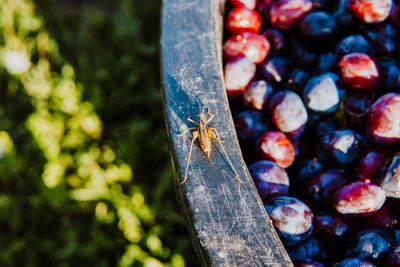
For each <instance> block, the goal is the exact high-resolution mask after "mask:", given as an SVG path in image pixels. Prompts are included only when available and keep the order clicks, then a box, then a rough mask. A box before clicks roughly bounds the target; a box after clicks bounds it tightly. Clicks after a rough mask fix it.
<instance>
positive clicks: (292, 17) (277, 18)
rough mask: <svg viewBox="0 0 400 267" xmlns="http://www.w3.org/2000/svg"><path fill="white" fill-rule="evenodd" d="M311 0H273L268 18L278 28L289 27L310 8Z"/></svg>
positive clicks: (296, 22)
mask: <svg viewBox="0 0 400 267" xmlns="http://www.w3.org/2000/svg"><path fill="white" fill-rule="evenodd" d="M312 6H313V3H312V1H311V0H281V1H278V2H274V3H273V5H272V6H271V9H270V11H269V20H270V22H271V24H272V25H274V26H275V27H276V28H278V29H291V28H294V27H296V26H297V24H298V23H299V22H300V20H301V19H302V18H303V17H304V16H305V15H307V14H308V13H309V12H310V11H311V9H312Z"/></svg>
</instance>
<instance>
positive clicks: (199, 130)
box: [178, 109, 243, 184]
mask: <svg viewBox="0 0 400 267" xmlns="http://www.w3.org/2000/svg"><path fill="white" fill-rule="evenodd" d="M207 114H208V116H209V117H208V119H207V117H206V115H205V113H204V109H203V111H202V113H200V114H199V115H198V116H197V119H198V122H196V121H194V120H192V119H191V118H190V116H189V118H188V121H190V122H191V123H193V124H196V125H197V127H191V128H188V129H186V130H185V131H184V132H183V133H181V134H178V136H184V135H185V134H186V133H187V132H188V131H190V130H194V131H193V132H192V142H191V144H190V149H189V158H188V160H187V164H186V171H185V176H184V178H183V181H182V182H181V184H184V183H185V182H186V181H187V173H188V168H189V163H190V157H191V155H192V148H193V144H194V141H195V140H196V139H199V144H200V148H201V149H202V150H203V152H204V153H205V154H206V156H207V158H208V161H209V162H210V165H211V167H212V163H211V158H210V155H211V145H212V140H215V141H216V142H217V143H218V144H219V145H220V146H221V149H222V151H223V152H224V154H225V157H226V159H227V160H228V162H229V164H230V166H231V168H232V170H233V172H234V173H235V175H236V179H237V180H238V181H239V182H240V183H243V181H242V180H240V178H239V175H238V174H237V172H236V169H235V167H233V164H232V162H231V160H230V159H229V157H228V154H227V153H226V151H225V149H224V147H223V146H222V143H223V142H224V141H222V140H221V138H220V137H219V134H218V132H217V130H216V129H215V128H212V127H208V126H207V124H208V123H210V121H211V120H212V119H213V118H214V114H211V113H210V111H208V112H207Z"/></svg>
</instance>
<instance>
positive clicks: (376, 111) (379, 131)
mask: <svg viewBox="0 0 400 267" xmlns="http://www.w3.org/2000/svg"><path fill="white" fill-rule="evenodd" d="M366 127H367V132H368V135H369V137H370V138H371V139H372V140H373V141H375V142H377V143H396V142H399V141H400V94H396V93H389V94H386V95H383V96H381V97H380V98H378V100H376V101H375V103H374V104H373V105H372V106H371V108H370V110H369V112H368V115H367V123H366Z"/></svg>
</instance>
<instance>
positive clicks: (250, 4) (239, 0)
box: [229, 0, 257, 9]
mask: <svg viewBox="0 0 400 267" xmlns="http://www.w3.org/2000/svg"><path fill="white" fill-rule="evenodd" d="M229 4H231V5H232V6H234V7H246V8H248V9H255V8H256V6H257V0H229Z"/></svg>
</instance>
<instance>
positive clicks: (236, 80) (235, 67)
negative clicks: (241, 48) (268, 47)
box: [224, 57, 256, 97]
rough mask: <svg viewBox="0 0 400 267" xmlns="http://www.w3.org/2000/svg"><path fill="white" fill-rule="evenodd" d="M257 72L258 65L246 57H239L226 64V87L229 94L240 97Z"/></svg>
mask: <svg viewBox="0 0 400 267" xmlns="http://www.w3.org/2000/svg"><path fill="white" fill-rule="evenodd" d="M255 73H256V65H255V64H254V63H253V62H251V60H250V59H248V58H246V57H237V58H234V59H232V60H230V61H228V62H227V63H226V65H225V71H224V74H225V75H224V76H225V87H226V92H227V94H228V96H230V97H239V96H241V95H242V93H243V92H244V91H245V90H246V87H247V85H248V84H249V83H250V82H251V80H252V79H253V77H254V75H255Z"/></svg>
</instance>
